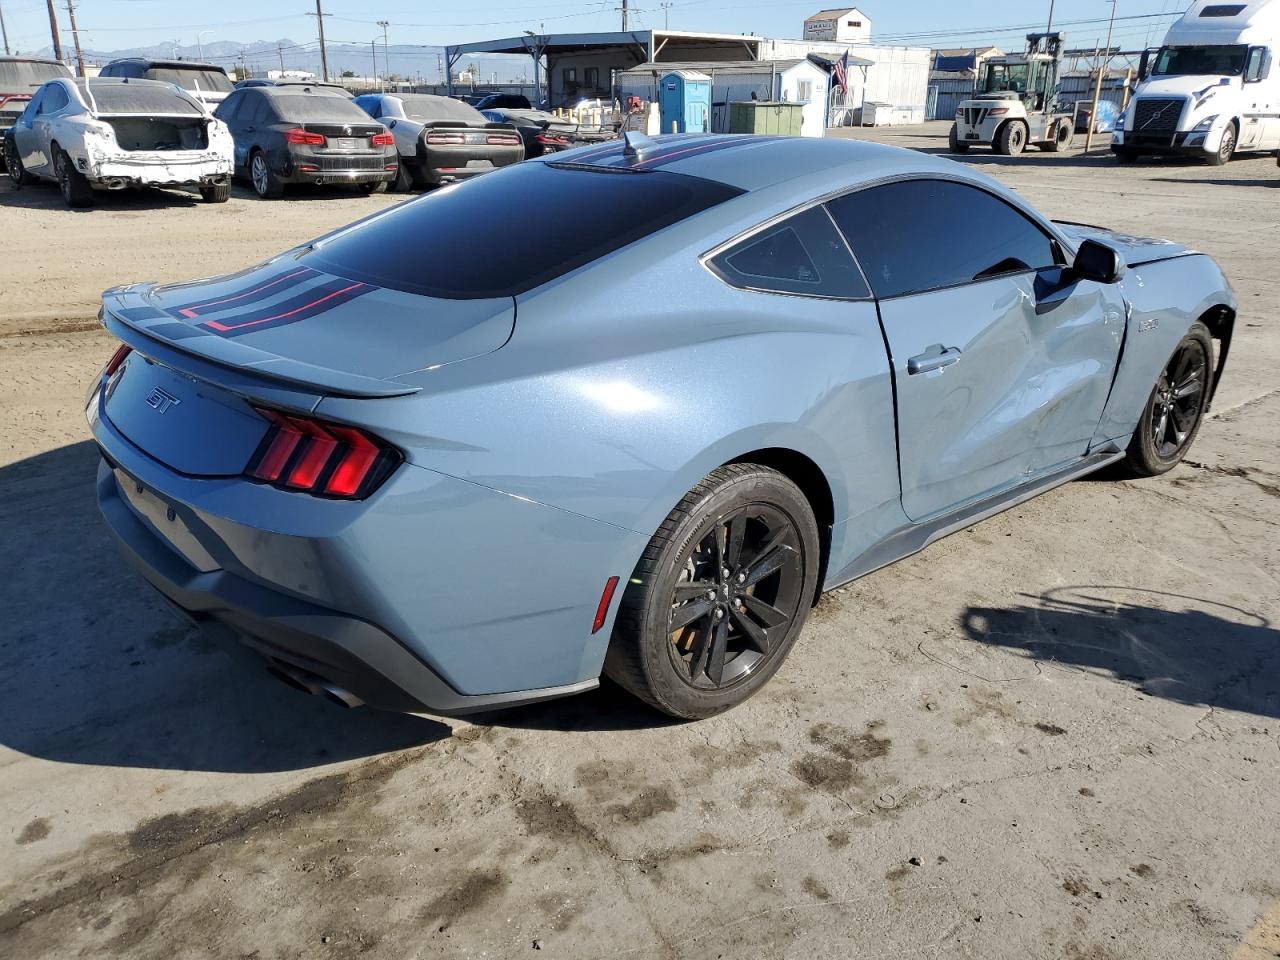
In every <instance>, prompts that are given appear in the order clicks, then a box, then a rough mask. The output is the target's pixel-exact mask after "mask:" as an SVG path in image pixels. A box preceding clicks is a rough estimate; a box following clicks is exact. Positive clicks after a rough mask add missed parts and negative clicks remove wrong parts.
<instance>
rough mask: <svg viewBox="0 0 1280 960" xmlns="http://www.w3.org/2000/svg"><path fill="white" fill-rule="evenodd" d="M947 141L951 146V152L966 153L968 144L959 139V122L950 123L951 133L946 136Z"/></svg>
mask: <svg viewBox="0 0 1280 960" xmlns="http://www.w3.org/2000/svg"><path fill="white" fill-rule="evenodd" d="M947 142H948V144H949V145H950V147H951V152H952V153H968V152H969V144H968V143H966V142H965V141H964V140H961V139H960V129H959V124H955V123H953V124H952V125H951V135H950V136H949V137H948V138H947Z"/></svg>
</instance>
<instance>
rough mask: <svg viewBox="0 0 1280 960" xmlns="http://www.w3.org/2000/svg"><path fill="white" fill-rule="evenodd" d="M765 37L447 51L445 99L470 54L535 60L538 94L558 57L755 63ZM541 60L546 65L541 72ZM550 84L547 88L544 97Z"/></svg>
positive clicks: (492, 44)
mask: <svg viewBox="0 0 1280 960" xmlns="http://www.w3.org/2000/svg"><path fill="white" fill-rule="evenodd" d="M763 42H764V38H763V37H758V36H754V35H748V34H735V33H698V32H692V31H687V30H625V31H613V32H606V33H549V34H535V33H533V32H532V31H526V32H525V34H524V36H520V37H506V38H504V39H501V40H480V41H477V42H475V43H460V44H455V45H453V46H449V47H445V58H446V60H447V64H448V69H447V76H448V84H449V93H450V94H452V93H453V76H454V67H455V66H456V65H457V63H458V60H459V59H461V58H462V57H464V56H467V55H468V54H477V53H479V54H524V55H526V56H529V57H532V58H533V77H534V85H535V88H536V89H537V90H539V91H541V90H542V73H543V70H544V69H548V70H549V68H550V67H551V65H552V64H554V62H555V60H556V59H557V58H558V57H563V56H571V55H584V54H597V55H599V56H600V57H602V58H604V59H606V60H608V61H610V62H612V64H613V68H614V69H618V70H626V69H629V68H631V67H635V66H638V65H639V64H642V63H652V62H659V63H680V62H682V61H686V60H738V61H741V60H759V59H760V45H761V44H762V43H763ZM544 58H545V59H546V65H545V66H544V63H543V61H544ZM549 94H550V84H548V95H549Z"/></svg>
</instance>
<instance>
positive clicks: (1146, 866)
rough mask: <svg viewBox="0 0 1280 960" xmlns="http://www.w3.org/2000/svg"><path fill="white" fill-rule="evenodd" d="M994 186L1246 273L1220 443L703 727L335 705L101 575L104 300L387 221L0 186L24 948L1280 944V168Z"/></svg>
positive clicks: (566, 708)
mask: <svg viewBox="0 0 1280 960" xmlns="http://www.w3.org/2000/svg"><path fill="white" fill-rule="evenodd" d="M877 136H879V137H880V138H881V139H886V140H889V141H890V142H894V143H898V144H901V145H905V146H911V147H916V148H921V149H927V150H931V151H937V150H940V149H941V148H942V146H943V145H944V142H945V140H944V137H945V127H940V126H938V125H930V126H927V127H918V128H909V129H908V128H903V129H898V130H893V131H889V132H888V133H885V132H878V133H877ZM967 162H969V163H973V164H976V165H978V166H979V167H981V168H983V169H985V170H987V171H988V172H990V173H992V174H994V175H995V176H997V177H999V178H1000V179H1002V180H1004V181H1005V182H1006V183H1008V184H1010V185H1012V186H1013V187H1015V188H1016V189H1018V190H1020V191H1022V192H1023V194H1024V195H1025V196H1027V197H1028V198H1029V199H1030V200H1032V201H1033V202H1035V203H1036V204H1038V205H1039V206H1040V207H1041V209H1043V210H1045V211H1046V212H1047V213H1049V214H1050V215H1052V216H1055V217H1058V218H1063V219H1074V220H1083V221H1088V222H1095V223H1102V224H1106V225H1110V226H1114V227H1117V228H1121V229H1124V230H1126V231H1130V232H1134V233H1138V234H1148V235H1158V236H1170V237H1174V238H1177V239H1179V240H1182V241H1186V242H1189V243H1191V244H1193V245H1194V246H1196V247H1198V248H1200V249H1202V250H1204V251H1206V252H1208V253H1210V254H1212V255H1213V256H1215V257H1216V258H1217V259H1218V261H1219V262H1220V263H1221V264H1222V265H1223V267H1224V268H1225V270H1226V272H1227V274H1228V275H1229V276H1230V277H1231V278H1232V280H1233V282H1234V283H1235V285H1236V289H1237V293H1238V295H1239V298H1240V303H1241V312H1240V318H1239V321H1238V323H1237V338H1236V345H1235V347H1234V350H1233V356H1232V361H1231V364H1230V367H1229V369H1228V372H1227V377H1226V380H1225V381H1224V383H1223V386H1222V389H1221V391H1220V393H1219V399H1218V403H1217V406H1216V409H1215V412H1214V414H1213V416H1212V419H1211V420H1210V421H1209V422H1208V423H1207V424H1206V425H1205V428H1204V430H1203V432H1202V434H1201V437H1200V439H1199V441H1198V443H1197V445H1196V447H1195V448H1194V449H1193V451H1192V453H1191V455H1190V460H1189V462H1188V463H1187V464H1186V465H1184V466H1182V467H1180V468H1179V469H1177V470H1176V471H1174V472H1173V473H1172V474H1170V475H1169V476H1167V477H1165V478H1162V479H1157V480H1151V481H1143V482H1113V481H1108V480H1105V479H1101V480H1099V479H1091V480H1086V481H1082V482H1077V483H1073V484H1070V485H1068V486H1066V487H1064V488H1061V489H1059V490H1058V491H1055V492H1054V493H1051V494H1049V495H1047V496H1045V497H1042V498H1040V499H1038V500H1035V501H1033V502H1031V503H1029V504H1026V505H1024V506H1022V507H1019V508H1017V509H1015V510H1013V511H1010V512H1008V513H1006V514H1003V515H1001V516H999V517H996V518H994V519H992V520H989V521H987V522H986V523H984V524H982V525H980V526H978V527H976V528H973V529H971V530H969V531H967V532H965V533H962V534H958V535H956V536H954V537H952V538H950V539H948V540H946V541H943V542H942V543H940V544H937V545H935V546H934V547H932V548H930V549H929V550H928V551H926V552H925V553H923V554H921V555H919V556H917V557H915V558H912V559H910V560H908V561H905V562H903V563H900V564H898V565H896V566H894V567H892V568H889V569H886V570H883V571H880V572H879V573H876V574H874V575H873V576H870V577H868V578H866V579H864V580H862V581H859V582H858V583H856V584H855V585H853V586H851V587H849V588H847V589H844V590H841V591H838V592H837V593H836V594H834V595H831V596H828V597H826V598H825V599H824V600H823V602H822V603H821V604H820V605H819V607H818V608H817V609H816V610H815V612H814V615H813V617H812V619H811V621H810V625H809V626H808V627H807V628H806V630H805V632H804V634H803V636H802V637H801V639H800V641H799V643H798V644H797V646H796V648H795V651H794V653H793V654H792V656H791V659H790V660H789V662H788V663H787V665H786V666H785V667H784V668H783V669H782V671H781V672H780V673H779V675H778V676H777V678H776V679H775V680H774V681H773V683H772V684H771V685H770V686H769V687H768V688H767V689H766V690H765V691H764V692H763V693H762V694H761V695H760V696H758V697H757V698H755V699H754V700H752V701H751V702H749V703H748V704H747V705H746V706H744V707H743V708H740V709H738V710H736V711H733V712H731V713H729V714H728V715H725V716H722V717H719V718H717V719H713V720H709V721H705V722H702V723H697V724H685V725H679V724H671V723H666V722H664V721H662V720H661V719H660V718H658V717H656V716H655V715H654V714H652V713H650V712H648V711H646V710H644V709H642V708H640V707H639V706H637V705H636V704H634V703H633V702H631V701H629V700H628V699H627V698H626V697H625V696H624V695H622V694H621V693H619V692H618V691H616V690H615V689H612V688H609V687H607V686H606V687H605V688H603V689H601V690H600V691H598V692H596V693H593V694H590V695H587V696H583V697H579V698H577V699H573V700H566V701H561V702H558V703H553V704H547V705H543V706H539V707H534V708H526V709H522V710H516V711H512V712H509V713H505V714H500V715H493V716H488V717H483V718H478V719H475V720H473V721H471V722H464V721H449V722H448V723H444V722H437V721H435V720H431V719H426V718H421V717H404V716H393V715H388V714H380V713H376V712H372V711H367V710H357V711H352V712H344V711H341V710H339V709H338V708H336V707H333V706H331V705H329V704H327V703H325V702H322V701H319V700H317V699H315V698H308V697H305V696H302V695H300V694H297V693H294V692H292V691H290V690H288V689H287V688H285V687H284V686H282V685H281V684H279V683H278V682H277V681H275V680H273V679H271V678H269V677H268V676H267V675H266V674H265V673H264V672H262V671H261V670H258V669H251V668H249V667H247V666H245V665H243V664H241V663H238V662H236V661H234V660H233V659H231V658H229V657H226V656H225V655H223V654H222V653H220V652H217V651H215V650H213V649H212V648H211V647H210V646H209V645H208V644H207V643H206V642H205V641H203V640H202V638H201V637H200V636H199V635H198V634H197V633H196V632H194V631H192V630H189V629H187V628H186V627H185V626H184V625H182V624H181V623H180V622H179V621H178V620H176V619H175V618H174V617H173V616H172V615H171V614H169V613H168V612H167V611H166V610H165V609H163V608H162V606H161V605H160V603H159V602H158V601H157V600H155V599H153V597H152V595H150V594H149V592H148V589H147V588H146V587H145V586H144V585H143V583H142V581H141V580H140V579H138V578H137V577H136V576H135V575H134V574H132V573H131V572H130V571H129V570H127V569H126V568H125V567H124V566H123V565H122V563H121V562H120V561H119V560H118V559H117V557H116V555H115V553H114V552H113V549H112V547H111V544H110V543H109V541H108V538H107V535H106V534H105V532H104V530H103V528H102V525H101V523H100V521H99V518H98V515H97V510H96V507H95V505H94V500H93V490H92V476H93V471H94V468H95V460H96V455H95V453H94V450H93V448H92V446H91V445H90V443H89V442H88V440H87V437H88V433H87V430H86V427H85V424H84V421H83V418H82V415H81V412H80V408H81V401H82V398H83V394H84V391H85V387H86V385H87V383H88V381H89V380H90V378H91V377H92V376H93V374H94V373H95V371H96V369H97V368H98V366H99V365H100V364H101V363H102V362H103V361H104V360H105V358H106V356H107V355H108V354H109V353H110V351H111V344H110V342H109V340H108V338H107V337H106V336H105V334H103V333H101V332H100V331H98V330H97V329H96V327H95V325H94V323H93V317H94V314H95V312H96V310H97V297H98V293H99V291H100V290H101V289H102V288H104V287H107V286H109V285H112V284H115V283H120V282H124V281H131V280H143V279H162V280H173V279H186V278H191V277H194V276H200V275H209V274H215V273H219V272H223V271H230V270H234V269H237V268H240V267H243V266H245V265H247V264H249V263H251V262H252V261H254V260H255V259H258V258H260V257H263V256H265V255H267V254H270V253H273V252H276V251H278V250H280V249H283V248H285V247H287V246H289V245H291V244H293V243H295V242H298V241H301V240H303V239H305V238H308V237H310V236H313V235H315V234H318V233H321V232H323V231H324V230H326V229H329V228H330V227H333V226H336V225H338V224H341V223H343V222H346V221H348V220H351V219H353V218H355V217H356V216H358V215H360V214H362V213H365V212H367V211H369V210H371V209H374V208H377V207H378V206H380V205H382V204H386V203H391V202H395V198H378V197H376V198H368V197H364V196H357V195H355V194H342V193H340V192H333V193H328V194H324V195H304V194H298V195H295V196H292V197H291V198H290V199H288V200H285V201H280V202H276V203H264V202H259V201H256V200H254V199H252V198H251V197H249V196H248V195H247V194H245V193H244V192H243V191H237V195H236V196H235V197H234V198H233V199H232V201H231V202H230V203H229V204H226V205H223V206H218V207H208V206H204V205H201V204H200V203H199V202H198V200H196V199H195V198H193V197H190V196H183V195H179V194H162V193H152V194H146V195H140V196H113V197H104V198H102V199H101V201H100V203H99V206H98V208H97V209H96V210H93V211H91V212H82V213H72V212H69V211H67V210H65V209H63V208H62V206H61V202H60V198H58V196H57V195H56V193H55V192H54V191H52V190H50V189H43V188H41V189H34V188H32V189H26V190H23V191H20V192H14V191H13V190H12V189H11V188H10V187H9V186H8V185H7V183H6V184H5V185H4V186H2V187H0V236H4V237H5V239H6V242H5V258H4V259H5V268H6V269H5V284H4V288H3V289H4V292H3V301H2V303H0V412H3V417H0V543H2V544H3V547H2V549H3V554H2V555H0V556H3V566H2V568H0V570H2V573H3V575H2V576H0V609H2V610H3V611H4V618H3V620H2V621H0V956H5V957H12V958H37V957H57V958H75V957H86V958H88V957H92V958H100V957H105V956H112V957H128V958H157V960H161V958H163V960H172V958H185V957H244V958H259V960H268V958H293V957H308V958H313V957H314V958H346V957H354V956H368V957H371V958H411V957H437V956H443V957H512V956H523V955H528V954H530V952H531V951H541V953H540V954H539V955H540V956H550V957H562V958H569V957H572V958H603V957H651V956H652V957H663V958H716V957H735V958H737V957H743V958H747V957H750V958H755V957H768V958H773V957H797V958H805V960H820V958H842V960H847V958H853V957H857V958H882V957H883V958H899V957H922V958H929V957H972V958H983V960H991V958H1011V960H1014V958H1016V960H1026V958H1045V960H1048V958H1069V960H1119V958H1125V960H1130V958H1151V960H1156V958H1160V960H1164V958H1169V957H1187V958H1211V957H1222V958H1231V960H1263V958H1275V957H1280V831H1277V829H1276V825H1277V823H1280V630H1277V627H1276V626H1275V622H1276V620H1277V617H1280V538H1278V537H1277V527H1278V526H1280V452H1278V449H1280V448H1278V444H1277V440H1278V439H1280V426H1278V424H1280V383H1277V379H1276V373H1275V371H1276V370H1277V369H1278V368H1280V336H1278V335H1277V332H1276V329H1275V322H1276V320H1275V317H1276V314H1277V307H1278V306H1280V231H1278V230H1277V227H1278V226H1280V222H1278V221H1280V187H1278V184H1280V170H1277V168H1276V166H1275V162H1274V161H1273V160H1272V159H1270V158H1258V159H1246V160H1241V161H1237V162H1235V163H1232V164H1231V165H1230V166H1228V167H1225V168H1222V169H1211V168H1208V167H1205V166H1200V165H1196V164H1190V163H1181V162H1162V163H1152V164H1149V165H1142V166H1137V167H1132V168H1123V169H1121V168H1118V167H1116V166H1115V164H1114V163H1113V162H1111V161H1110V160H1109V159H1106V158H1104V157H1102V156H1101V155H1100V156H1098V157H1097V158H1088V159H1086V158H1082V157H1080V156H1079V155H1078V152H1073V153H1071V154H1067V155H1059V156H1049V155H1040V154H1032V155H1028V156H1026V157H1024V158H1022V159H1020V160H1017V161H1011V160H1005V159H1004V158H995V157H991V156H990V155H987V154H982V153H978V152H975V153H974V154H972V155H971V156H970V157H969V158H968V160H967Z"/></svg>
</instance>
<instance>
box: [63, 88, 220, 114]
mask: <svg viewBox="0 0 1280 960" xmlns="http://www.w3.org/2000/svg"><path fill="white" fill-rule="evenodd" d="M76 86H77V87H79V88H80V96H81V99H83V100H84V102H85V103H90V102H92V103H93V104H94V105H96V106H97V108H98V113H127V114H143V115H147V114H165V113H168V114H173V113H180V114H190V115H191V116H193V117H195V116H199V115H200V113H201V110H200V107H199V106H197V105H196V104H195V103H193V102H192V101H191V100H189V99H187V98H186V97H184V96H183V95H182V94H180V93H178V92H177V91H176V90H174V89H173V87H161V86H152V85H151V84H149V83H147V82H146V81H143V82H142V83H138V82H129V83H121V82H119V81H118V80H101V81H98V80H89V81H85V80H77V81H76ZM86 90H87V91H88V92H87V93H86ZM89 94H93V99H92V101H90V98H89Z"/></svg>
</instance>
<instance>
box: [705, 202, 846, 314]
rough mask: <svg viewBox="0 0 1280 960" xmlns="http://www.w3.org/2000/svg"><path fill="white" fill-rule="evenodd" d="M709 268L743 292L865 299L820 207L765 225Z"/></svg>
mask: <svg viewBox="0 0 1280 960" xmlns="http://www.w3.org/2000/svg"><path fill="white" fill-rule="evenodd" d="M709 265H710V267H711V269H712V270H713V271H714V272H715V273H716V274H717V275H718V276H719V277H720V278H721V279H722V280H724V281H725V282H726V283H729V284H731V285H732V286H735V287H742V288H743V289H747V290H760V291H764V292H767V293H786V294H792V295H796V296H804V297H830V298H836V299H842V300H847V299H851V300H863V299H867V298H868V297H870V296H871V291H870V290H868V289H867V285H866V283H865V281H863V279H862V273H861V271H860V270H859V269H858V267H857V264H856V263H854V260H853V256H852V255H851V254H850V253H849V248H848V246H847V245H846V244H845V242H844V239H843V238H842V237H841V236H840V233H839V231H837V230H836V228H835V225H834V224H833V223H832V222H831V218H830V217H829V216H828V215H827V212H826V210H824V209H823V208H822V207H813V208H811V209H809V210H805V211H803V212H801V213H797V214H795V215H794V216H791V217H788V218H787V219H785V220H783V221H782V222H781V223H777V224H774V225H773V226H770V227H766V228H765V229H763V230H761V231H760V232H758V233H756V234H753V235H752V236H750V237H747V238H746V239H745V240H742V241H741V242H739V243H737V244H735V245H734V246H732V247H730V248H729V249H728V250H726V251H724V252H723V253H721V254H719V255H717V256H716V257H714V258H713V259H712V260H711V261H710V263H709Z"/></svg>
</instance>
